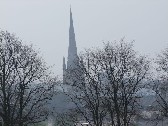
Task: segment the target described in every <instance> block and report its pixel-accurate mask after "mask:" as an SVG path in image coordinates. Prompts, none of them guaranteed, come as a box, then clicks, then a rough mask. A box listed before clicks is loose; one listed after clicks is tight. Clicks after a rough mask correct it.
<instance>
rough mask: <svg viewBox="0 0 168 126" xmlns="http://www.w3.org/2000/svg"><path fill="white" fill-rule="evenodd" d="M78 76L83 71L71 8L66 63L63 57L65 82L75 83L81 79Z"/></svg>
mask: <svg viewBox="0 0 168 126" xmlns="http://www.w3.org/2000/svg"><path fill="white" fill-rule="evenodd" d="M74 71H75V72H74ZM72 72H73V73H76V75H74V74H72ZM77 76H81V72H79V58H78V54H77V47H76V39H75V31H74V26H73V18H72V12H71V8H70V27H69V47H68V58H67V64H66V60H65V57H63V83H64V84H72V83H73V84H74V83H76V82H77V81H78V80H79V79H78V78H77Z"/></svg>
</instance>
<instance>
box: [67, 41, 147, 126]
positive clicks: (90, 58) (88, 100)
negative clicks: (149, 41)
mask: <svg viewBox="0 0 168 126" xmlns="http://www.w3.org/2000/svg"><path fill="white" fill-rule="evenodd" d="M79 61H80V64H79V67H78V68H77V69H73V70H70V71H69V74H70V75H71V76H70V77H71V79H73V78H77V79H75V80H78V82H76V81H75V82H76V83H75V84H72V89H71V90H70V93H71V94H70V96H71V98H72V101H73V102H74V103H75V104H76V106H77V108H78V110H79V113H81V114H82V115H83V117H84V118H85V119H86V120H87V121H88V122H90V125H92V123H93V124H94V125H96V126H102V124H103V123H105V119H107V118H109V117H110V118H111V119H110V120H111V121H110V122H111V124H112V126H129V125H130V120H131V119H132V117H133V116H134V115H135V110H136V109H135V108H136V103H137V99H138V97H137V94H136V93H137V91H139V90H140V89H141V88H142V82H143V81H144V80H145V78H146V76H147V74H148V71H149V61H147V59H146V58H145V57H143V56H138V55H137V54H136V52H135V51H134V50H133V49H132V44H127V43H124V42H123V40H122V42H121V43H120V44H116V43H107V44H105V45H104V48H102V49H95V50H87V51H86V52H85V53H83V54H82V55H81V57H80V58H79ZM79 73H82V74H79ZM72 75H74V77H72ZM79 75H80V76H79ZM72 96H73V97H72ZM106 122H107V120H106Z"/></svg>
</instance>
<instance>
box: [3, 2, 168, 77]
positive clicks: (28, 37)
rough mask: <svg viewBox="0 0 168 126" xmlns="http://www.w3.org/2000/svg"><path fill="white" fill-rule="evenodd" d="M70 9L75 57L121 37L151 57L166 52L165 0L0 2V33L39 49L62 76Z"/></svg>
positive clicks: (167, 12) (167, 19)
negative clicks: (12, 34) (81, 52)
mask: <svg viewBox="0 0 168 126" xmlns="http://www.w3.org/2000/svg"><path fill="white" fill-rule="evenodd" d="M70 5H71V8H72V13H73V20H74V28H75V34H76V41H77V48H78V52H80V51H82V50H84V48H89V47H93V46H100V47H101V46H102V43H103V42H107V41H114V40H117V41H118V40H120V39H121V38H123V37H125V40H126V41H128V42H131V41H132V40H135V42H134V47H135V50H136V51H138V52H139V53H141V54H146V55H149V56H151V57H154V56H155V54H157V53H159V52H160V51H161V50H162V49H164V48H165V47H168V0H0V28H1V29H2V30H7V31H8V32H10V33H15V34H16V36H17V37H19V38H20V39H22V40H23V41H24V42H25V43H26V44H31V43H32V44H33V45H34V48H36V49H37V50H38V49H39V48H40V51H41V54H40V55H42V56H43V57H44V59H45V60H46V62H47V63H48V65H53V64H55V65H54V67H53V72H54V73H56V74H60V75H61V74H62V57H63V56H65V57H67V53H68V31H69V9H70Z"/></svg>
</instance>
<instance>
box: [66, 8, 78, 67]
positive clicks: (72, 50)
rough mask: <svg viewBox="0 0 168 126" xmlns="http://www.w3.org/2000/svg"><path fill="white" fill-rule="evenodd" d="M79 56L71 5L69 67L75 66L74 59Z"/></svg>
mask: <svg viewBox="0 0 168 126" xmlns="http://www.w3.org/2000/svg"><path fill="white" fill-rule="evenodd" d="M76 58H77V47H76V40H75V31H74V26H73V18H72V11H71V7H70V27H69V47H68V61H67V68H70V66H71V67H73V66H75V64H74V61H75V59H76Z"/></svg>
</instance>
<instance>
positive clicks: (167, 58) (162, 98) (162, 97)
mask: <svg viewBox="0 0 168 126" xmlns="http://www.w3.org/2000/svg"><path fill="white" fill-rule="evenodd" d="M156 63H157V65H158V67H157V73H158V76H159V77H158V80H157V83H155V85H154V90H155V92H156V100H157V103H158V105H159V107H158V109H159V110H160V112H161V115H162V116H163V117H166V118H167V117H168V98H167V96H168V95H167V94H168V91H167V90H168V48H166V49H165V50H163V51H162V52H161V54H160V55H158V57H157V59H156Z"/></svg>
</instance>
